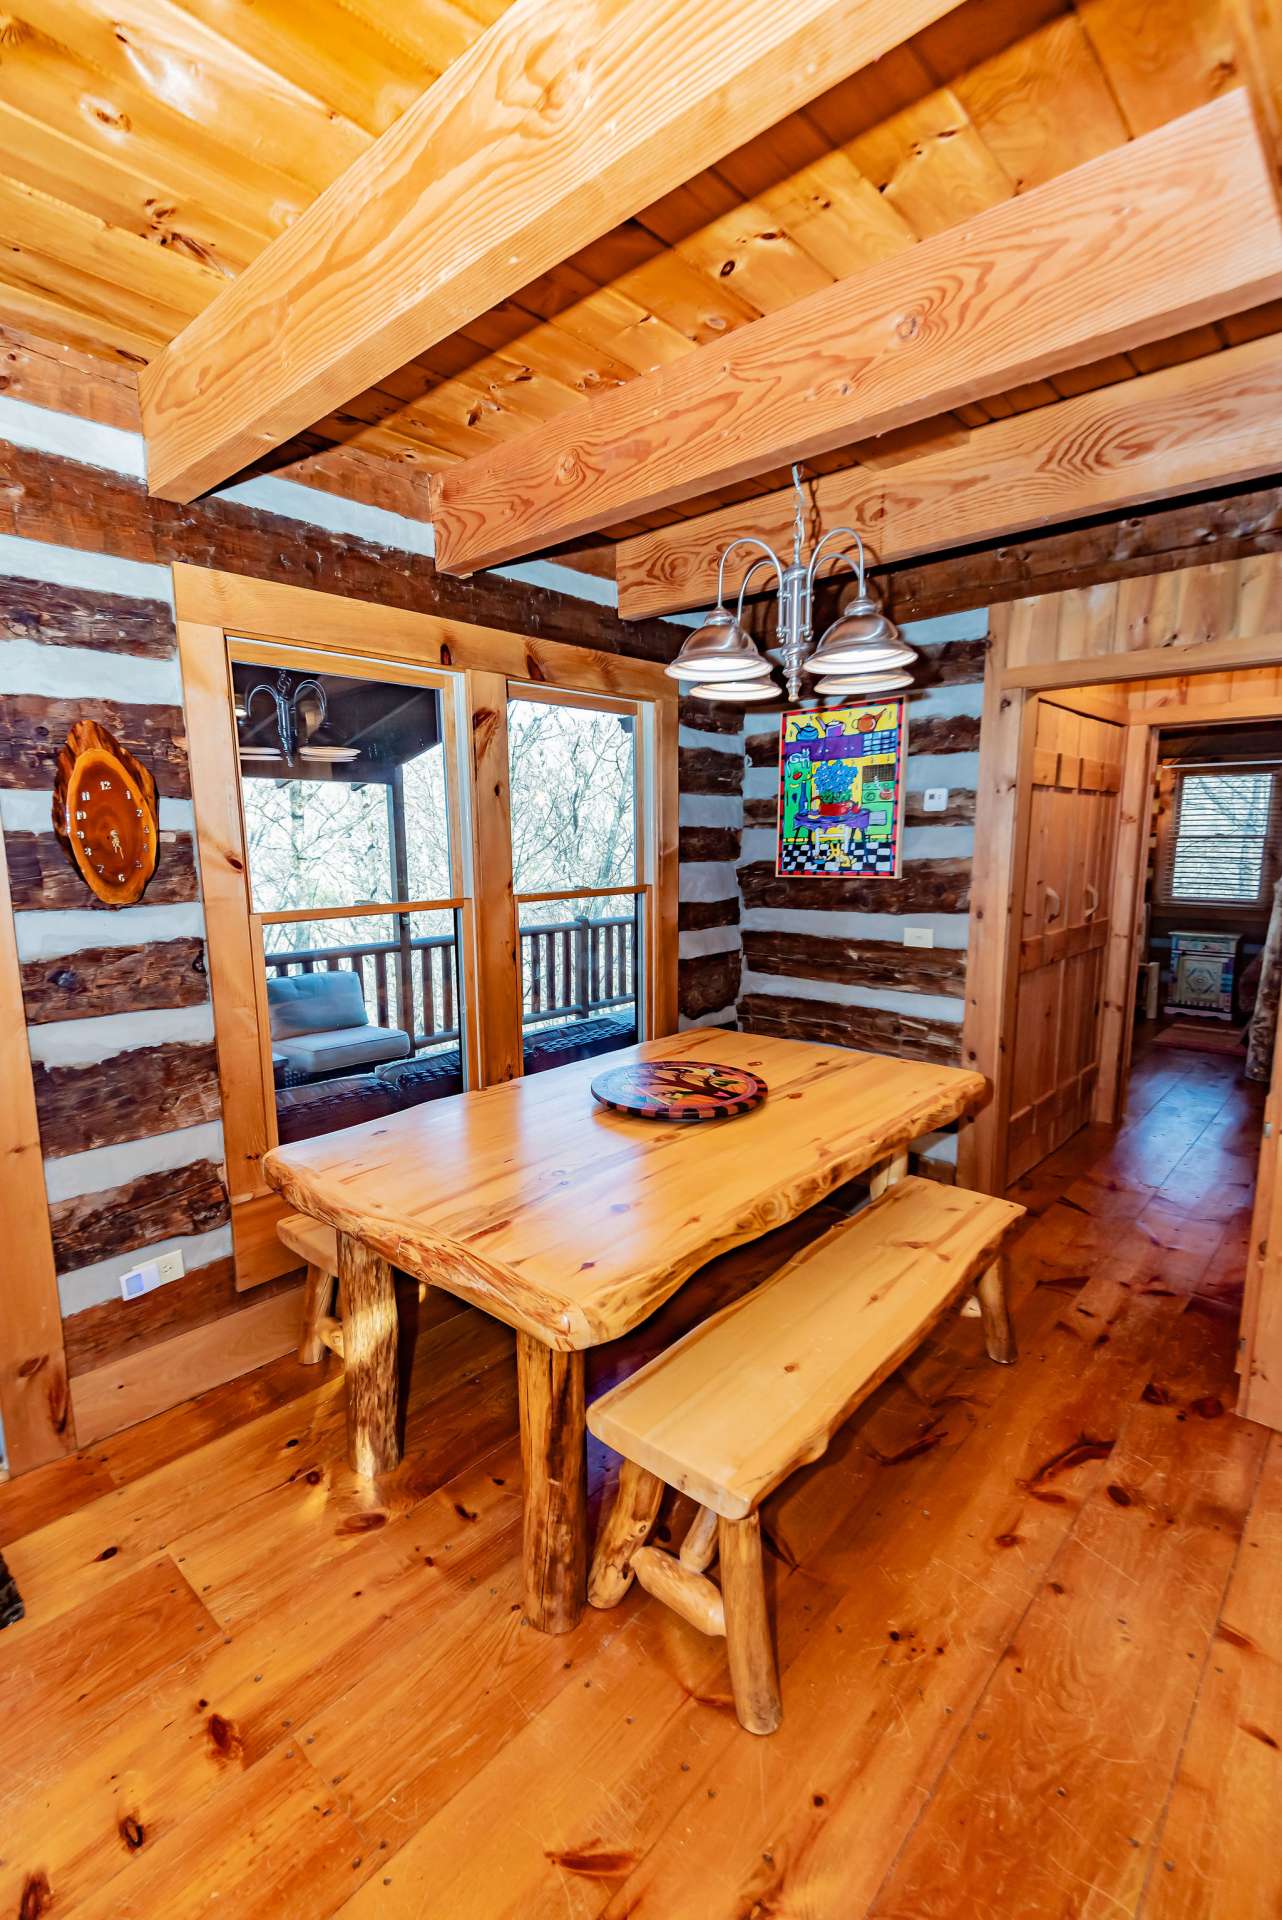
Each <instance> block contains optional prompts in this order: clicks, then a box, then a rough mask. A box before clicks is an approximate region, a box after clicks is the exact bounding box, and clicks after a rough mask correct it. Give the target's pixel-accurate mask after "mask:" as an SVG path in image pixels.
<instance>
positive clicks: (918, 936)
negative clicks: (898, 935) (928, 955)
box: [904, 927, 935, 947]
mask: <svg viewBox="0 0 1282 1920" xmlns="http://www.w3.org/2000/svg"><path fill="white" fill-rule="evenodd" d="M934 944H935V929H934V928H933V927H905V928H904V945H905V946H906V947H933V946H934Z"/></svg>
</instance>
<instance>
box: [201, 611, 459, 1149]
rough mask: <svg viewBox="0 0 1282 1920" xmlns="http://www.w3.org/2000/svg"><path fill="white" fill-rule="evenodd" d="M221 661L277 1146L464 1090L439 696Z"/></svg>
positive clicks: (451, 804)
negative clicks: (226, 673)
mask: <svg viewBox="0 0 1282 1920" xmlns="http://www.w3.org/2000/svg"><path fill="white" fill-rule="evenodd" d="M231 663H232V664H231V672H232V690H233V702H234V712H235V718H236V735H237V758H238V762H239V770H240V794H241V812H242V818H243V822H244V839H245V852H246V859H247V866H248V879H249V890H250V906H251V925H252V929H253V935H254V941H255V946H256V950H257V956H258V966H257V972H258V983H257V985H258V992H259V995H260V1027H261V1028H262V1029H263V1030H264V1033H263V1037H264V1046H265V1051H266V1058H265V1061H264V1086H265V1089H266V1090H267V1093H268V1095H269V1099H270V1104H271V1107H272V1110H273V1112H274V1116H275V1135H276V1138H277V1140H278V1141H291V1140H306V1139H309V1138H311V1137H312V1136H313V1135H316V1134H320V1133H330V1132H333V1131H334V1130H335V1129H337V1128H339V1127H347V1126H353V1125H355V1124H356V1123H357V1122H359V1121H361V1120H372V1119H378V1118H381V1117H382V1116H383V1115H385V1114H388V1113H395V1112H398V1111H400V1110H402V1109H403V1108H405V1107H409V1106H417V1105H420V1104H421V1103H423V1102H424V1101H428V1100H437V1099H441V1098H443V1097H445V1096H447V1095H449V1094H453V1093H459V1092H461V1091H462V1089H463V1088H464V1086H465V1085H467V1084H468V1079H469V1074H468V1065H467V1061H468V1049H467V1047H466V1045H465V1039H464V1035H465V1027H466V1022H465V1016H464V1009H465V1004H466V1002H465V980H464V969H463V967H462V965H461V960H460V954H461V946H462V939H461V930H460V915H461V910H462V908H463V905H464V891H463V887H462V884H461V880H460V875H459V872H458V865H459V863H458V858H457V852H456V845H455V843H456V841H457V839H458V833H457V829H456V828H452V825H451V822H452V820H457V818H458V810H459V809H458V801H459V796H458V793H457V786H458V781H457V773H456V770H455V768H454V766H453V764H452V759H451V755H450V753H449V751H448V748H447V741H446V734H447V713H448V710H449V701H448V688H447V689H445V690H444V691H443V690H442V688H441V687H440V686H438V685H434V684H432V683H431V682H430V681H429V682H424V681H423V680H421V679H419V678H417V677H416V678H415V679H414V680H408V681H407V680H400V679H398V678H392V677H389V676H388V670H387V669H385V668H383V669H378V670H374V669H370V668H367V667H366V666H365V664H364V663H352V662H343V663H339V662H337V661H335V662H332V663H330V662H326V663H324V665H323V666H322V668H321V670H319V671H317V670H315V668H314V666H313V664H312V663H311V662H310V661H307V660H302V661H297V662H296V660H295V657H294V655H293V653H292V652H291V650H290V649H287V648H270V647H263V646H261V645H257V644H250V643H244V644H243V645H240V646H237V645H236V644H233V647H232V653H231Z"/></svg>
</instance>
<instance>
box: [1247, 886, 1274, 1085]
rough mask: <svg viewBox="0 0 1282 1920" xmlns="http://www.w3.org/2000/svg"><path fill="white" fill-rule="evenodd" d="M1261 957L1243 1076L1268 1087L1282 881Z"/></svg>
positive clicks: (1271, 1064) (1248, 1031) (1271, 1052)
mask: <svg viewBox="0 0 1282 1920" xmlns="http://www.w3.org/2000/svg"><path fill="white" fill-rule="evenodd" d="M1260 959H1261V966H1260V990H1259V992H1258V993H1257V994H1256V996H1255V1011H1254V1013H1252V1015H1251V1024H1250V1026H1249V1027H1248V1029H1247V1041H1246V1077H1247V1079H1248V1080H1263V1081H1264V1083H1265V1085H1266V1086H1267V1085H1268V1082H1269V1080H1270V1079H1271V1078H1272V1075H1273V1040H1274V1036H1275V1034H1276V1033H1277V1027H1278V1001H1279V999H1282V880H1279V881H1278V883H1277V885H1276V886H1275V887H1274V889H1273V910H1272V912H1271V913H1270V915H1269V930H1268V933H1267V934H1266V935H1265V938H1264V952H1263V954H1262V955H1261V956H1260Z"/></svg>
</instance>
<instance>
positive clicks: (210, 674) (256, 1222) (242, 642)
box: [173, 565, 678, 1290]
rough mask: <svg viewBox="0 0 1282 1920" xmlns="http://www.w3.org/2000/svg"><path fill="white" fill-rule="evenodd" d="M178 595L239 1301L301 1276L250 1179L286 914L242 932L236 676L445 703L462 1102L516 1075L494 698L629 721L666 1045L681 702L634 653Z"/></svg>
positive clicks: (654, 1021)
mask: <svg viewBox="0 0 1282 1920" xmlns="http://www.w3.org/2000/svg"><path fill="white" fill-rule="evenodd" d="M173 577H174V598H175V611H176V616H177V629H178V653H179V660H180V664H181V669H182V677H183V691H184V702H185V707H186V714H187V727H188V736H189V738H188V757H189V763H190V772H191V791H192V803H193V810H194V813H195V824H196V845H197V851H198V855H199V860H200V872H201V891H202V896H203V901H204V911H205V932H206V943H207V950H208V964H209V981H210V995H211V999H212V1002H213V1012H214V1038H215V1045H216V1048H217V1055H218V1077H219V1085H220V1090H221V1094H222V1106H223V1139H224V1157H225V1177H226V1180H227V1188H228V1196H229V1199H230V1202H231V1213H232V1244H233V1255H234V1262H235V1268H236V1285H237V1288H238V1289H242V1290H243V1289H245V1288H249V1287H253V1286H257V1285H260V1284H261V1283H262V1282H264V1281H266V1280H269V1279H272V1278H274V1277H275V1276H276V1275H277V1274H280V1273H283V1272H286V1271H288V1270H289V1269H290V1268H291V1267H292V1266H293V1265H294V1264H296V1259H295V1256H293V1255H291V1254H289V1253H287V1252H286V1251H285V1250H284V1249H283V1248H282V1247H281V1245H280V1242H279V1241H278V1239H277V1237H276V1222H277V1221H278V1219H279V1218H280V1217H281V1216H282V1215H283V1214H284V1213H285V1212H286V1211H287V1208H286V1206H285V1203H284V1202H283V1201H282V1200H281V1199H280V1197H279V1196H278V1195H277V1194H276V1193H275V1192H273V1191H272V1190H271V1189H270V1188H268V1187H267V1185H266V1183H265V1182H264V1180H263V1178H262V1173H261V1161H262V1158H263V1155H264V1154H265V1153H266V1152H267V1151H268V1150H269V1148H270V1147H271V1146H272V1145H274V1144H275V1135H276V1124H275V1098H274V1091H273V1090H272V1089H271V1070H270V1054H271V1046H270V1033H269V1029H268V1024H267V1012H266V990H265V986H264V984H263V976H262V965H261V962H262V958H263V942H262V926H263V924H264V922H266V921H269V920H273V919H276V918H279V917H281V916H276V915H258V914H255V913H254V911H253V907H252V902H251V899H250V894H249V884H250V883H249V872H248V861H247V859H246V850H245V844H244V830H243V814H242V810H241V793H240V763H239V758H238V756H237V753H236V723H235V718H234V715H233V711H232V709H233V695H232V679H231V662H232V660H233V659H237V660H246V659H256V660H265V659H267V658H269V657H270V658H278V657H279V655H280V654H281V653H282V652H284V651H286V650H287V651H288V653H289V656H290V662H291V663H295V662H296V663H297V664H298V665H299V666H310V667H311V669H312V670H313V671H328V672H335V671H341V672H342V673H344V674H346V675H351V676H353V677H369V678H381V679H386V678H389V677H390V678H393V679H398V680H402V681H405V682H408V683H410V684H418V685H430V686H436V687H437V688H438V689H439V690H440V692H441V696H442V714H443V723H444V738H445V746H446V752H447V754H448V755H449V759H450V765H451V768H452V770H453V776H454V777H453V778H452V779H449V780H447V783H446V794H447V805H448V806H449V808H450V845H451V856H450V857H451V867H452V870H453V873H454V879H453V885H454V886H455V888H456V897H457V899H458V900H459V901H460V902H461V906H460V911H459V927H460V934H461V943H460V944H461V951H460V954H459V973H460V986H461V990H462V994H463V1003H464V1010H465V1033H466V1041H467V1061H468V1084H469V1086H471V1087H484V1086H489V1085H492V1084H494V1083H495V1082H497V1081H500V1080H505V1079H511V1078H515V1077H518V1076H519V1074H520V1072H521V1062H522V1030H521V983H520V977H519V963H518V952H519V948H518V937H517V901H516V897H515V895H514V893H513V889H512V855H511V795H510V790H509V783H508V768H507V700H508V698H509V697H516V698H527V697H529V696H530V693H531V691H532V690H533V691H534V697H536V698H538V697H543V698H547V699H553V700H555V699H556V698H558V696H566V697H568V698H569V699H570V701H571V702H573V701H574V700H575V699H581V700H582V701H583V703H584V704H588V705H599V704H603V705H606V706H607V707H608V709H609V710H611V711H619V710H621V711H625V712H631V713H633V714H635V716H636V720H637V807H638V816H637V817H638V827H639V831H638V837H637V872H636V882H635V888H634V889H627V891H635V892H636V893H638V894H639V895H641V896H642V897H643V942H644V949H645V955H646V970H645V981H646V994H645V1007H644V1015H643V1017H644V1021H645V1028H646V1031H648V1032H649V1033H650V1034H663V1033H670V1032H672V1031H673V1029H674V1028H675V1026H676V1023H677V866H678V857H677V840H678V835H677V724H678V723H677V687H676V683H675V681H673V680H671V679H670V678H668V676H667V675H666V673H665V672H664V669H663V666H662V664H661V663H659V662H657V661H649V660H638V659H634V658H633V657H632V656H630V655H625V654H611V653H604V652H599V651H597V650H596V649H594V648H589V647H575V646H570V645H568V644H566V643H565V642H562V641H552V640H541V639H533V638H531V637H530V636H529V635H526V634H521V633H516V632H509V631H506V630H503V629H500V628H493V627H477V626H471V625H468V624H467V623H465V622H461V621H454V620H444V619H441V618H440V617H438V616H437V615H434V614H426V613H412V612H407V611H405V610H403V609H401V608H396V607H386V606H383V605H381V604H379V603H378V602H374V601H363V600H361V601H356V600H349V599H347V598H346V597H344V596H342V595H338V594H330V593H321V592H319V591H317V590H316V589H314V588H309V587H293V586H282V585H279V584H278V583H276V582H272V581H262V580H254V579H250V578H248V577H247V576H243V575H239V574H227V573H219V572H217V571H214V570H211V569H205V568H200V567H191V566H187V565H175V566H174V568H173ZM456 863H457V864H456ZM395 905H396V903H393V907H395ZM379 910H380V911H382V912H387V911H388V908H387V907H386V906H381V907H380V909H379ZM310 911H311V910H310V909H309V910H307V912H308V913H310ZM313 917H324V915H323V914H322V913H320V912H319V911H318V913H317V914H316V915H315V916H313Z"/></svg>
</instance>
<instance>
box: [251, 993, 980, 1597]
mask: <svg viewBox="0 0 1282 1920" xmlns="http://www.w3.org/2000/svg"><path fill="white" fill-rule="evenodd" d="M634 1060H682V1061H691V1060H706V1061H715V1062H717V1063H719V1064H721V1065H726V1066H736V1067H746V1068H748V1069H749V1070H750V1071H751V1072H753V1073H755V1074H757V1075H759V1076H760V1077H761V1078H762V1079H764V1080H765V1082H766V1084H767V1086H768V1088H769V1093H768V1096H767V1098H766V1100H765V1102H764V1103H763V1104H762V1105H761V1106H759V1107H758V1108H757V1109H756V1110H755V1111H753V1112H751V1113H748V1114H744V1115H742V1116H740V1117H737V1118H734V1119H722V1120H715V1121H703V1122H699V1123H697V1124H693V1125H691V1124H679V1123H672V1122H661V1121H655V1120H650V1119H640V1118H633V1117H630V1116H627V1115H623V1114H619V1113H615V1112H611V1111H609V1110H607V1109H606V1108H604V1107H602V1106H600V1105H599V1104H598V1103H597V1102H596V1101H595V1100H594V1099H593V1097H592V1094H591V1091H590V1083H591V1081H592V1080H593V1078H594V1077H595V1076H596V1075H597V1074H598V1073H599V1072H600V1071H601V1070H602V1068H603V1066H606V1065H610V1066H614V1065H622V1064H625V1063H627V1062H630V1061H634ZM987 1093H988V1086H987V1082H986V1081H985V1080H984V1078H983V1076H982V1075H980V1074H978V1073H974V1072H971V1071H969V1070H967V1069H963V1068H958V1067H948V1066H939V1065H935V1064H932V1063H930V1062H925V1061H918V1060H900V1059H891V1058H887V1057H885V1056H884V1055H881V1054H871V1053H857V1052H852V1051H849V1050H847V1049H845V1048H841V1047H830V1046H818V1045H812V1044H810V1043H807V1042H804V1041H798V1040H784V1039H774V1038H767V1037H763V1036H760V1035H755V1034H746V1033H733V1032H727V1031H724V1030H722V1029H719V1028H708V1027H702V1028H691V1029H689V1030H688V1031H686V1032H684V1033H679V1034H670V1035H668V1036H666V1037H664V1038H661V1039H656V1040H648V1041H645V1042H643V1043H642V1044H641V1045H639V1046H635V1047H630V1048H627V1049H625V1050H623V1051H621V1052H618V1053H614V1054H611V1055H610V1056H609V1060H608V1061H602V1060H589V1061H584V1062H581V1063H579V1064H577V1065H574V1066H568V1067H562V1068H559V1069H558V1070H557V1071H556V1072H551V1073H544V1074H538V1075H531V1076H529V1077H528V1078H525V1079H520V1080H513V1081H508V1082H505V1083H503V1084H502V1085H498V1086H493V1087H487V1088H485V1089H483V1090H481V1091H478V1092H474V1093H464V1094H461V1095H458V1096H456V1097H455V1098H453V1099H449V1100H443V1101H437V1102H433V1103H429V1104H425V1105H423V1106H418V1107H414V1108H411V1109H410V1110H409V1111H408V1112H403V1113H396V1114H392V1115H390V1116H388V1117H387V1118H385V1119H380V1120H370V1121H366V1122H365V1123H364V1124H362V1125H360V1126H356V1127H349V1128H345V1129H344V1130H343V1131H341V1132H338V1133H332V1134H326V1135H323V1136H322V1137H320V1138H319V1139H312V1140H306V1141H301V1142H298V1143H296V1144H294V1145H291V1146H287V1147H277V1148H275V1149H274V1150H273V1151H272V1152H270V1153H269V1154H268V1155H267V1156H266V1158H265V1160H264V1162H263V1168H264V1172H265V1174H266V1177H267V1179H268V1181H269V1182H270V1183H271V1185H272V1186H273V1187H275V1188H277V1189H278V1190H279V1191H280V1192H281V1193H283V1194H284V1195H285V1196H286V1197H287V1199H288V1200H289V1201H290V1202H291V1203H292V1204H293V1205H294V1206H295V1207H297V1208H298V1209H299V1211H300V1212H302V1213H305V1214H309V1215H311V1216H312V1217H314V1218H315V1219H318V1220H323V1221H326V1222H328V1223H329V1224H330V1225H331V1226H333V1227H334V1228H335V1229H336V1231H337V1235H338V1262H339V1278H340V1283H341V1286H342V1290H343V1296H344V1308H343V1311H344V1341H345V1345H344V1369H345V1377H346V1391H347V1406H348V1427H349V1455H350V1457H352V1458H353V1463H354V1464H356V1465H358V1467H360V1468H361V1470H363V1471H367V1472H380V1471H385V1470H386V1469H388V1468H390V1467H392V1466H394V1465H395V1464H396V1461H397V1459H398V1457H399V1453H398V1442H397V1438H396V1412H397V1409H396V1397H395V1396H396V1385H395V1382H396V1338H397V1324H396V1293H395V1286H394V1281H393V1274H392V1268H393V1267H398V1268H400V1269H401V1270H402V1271H403V1272H405V1273H407V1274H409V1275H411V1276H412V1277H413V1278H415V1279H418V1280H419V1281H426V1282H427V1283H429V1284H430V1285H432V1286H437V1287H441V1288H444V1289H445V1290H446V1291H447V1292H449V1293H452V1294H455V1295H457V1296H458V1297H459V1298H460V1299H463V1300H467V1301H469V1302H471V1303H472V1305H474V1306H476V1307H479V1308H480V1309H481V1310H482V1311H483V1312H485V1313H488V1314H492V1315H493V1316H494V1317H495V1319H498V1320H502V1321H505V1322H506V1323H507V1325H508V1326H510V1327H513V1328H514V1329H515V1331H516V1348H517V1369H518V1383H519V1404H520V1421H521V1454H522V1463H523V1467H524V1480H525V1490H524V1502H525V1505H524V1583H525V1610H526V1614H527V1617H528V1618H529V1619H530V1621H531V1622H532V1623H533V1625H535V1626H536V1627H539V1628H542V1629H543V1630H544V1631H547V1632H564V1631H566V1630H568V1629H569V1628H571V1627H573V1626H574V1624H575V1622H576V1621H577V1620H578V1618H579V1615H580V1613H581V1611H582V1608H583V1604H584V1598H585V1591H586V1571H587V1553H588V1540H587V1473H586V1453H585V1429H584V1355H585V1352H586V1350H587V1349H588V1348H589V1347H595V1346H599V1345H601V1344H602V1343H604V1342H606V1341H610V1340H616V1339H618V1338H619V1337H620V1336H621V1335H623V1334H625V1333H627V1332H629V1330H630V1329H631V1328H633V1327H635V1326H637V1325H638V1323H639V1322H641V1321H642V1320H644V1319H646V1318H647V1317H648V1316H649V1315H650V1314H651V1313H653V1312H654V1311H655V1309H656V1308H657V1307H659V1306H660V1305H661V1304H662V1302H663V1301H664V1300H666V1299H667V1298H668V1297H669V1296H670V1295H671V1294H672V1293H674V1292H675V1291H676V1289H677V1288H678V1287H680V1286H681V1284H682V1282H683V1281H685V1280H687V1279H688V1278H689V1277H690V1275H691V1274H693V1273H695V1272H696V1271H697V1270H698V1269H699V1268H700V1267H702V1266H704V1265H706V1263H707V1262H708V1261H709V1260H711V1259H713V1258H714V1257H715V1256H716V1255H717V1254H720V1253H723V1252H725V1251H726V1250H727V1249H728V1248H730V1247H734V1246H738V1245H740V1244H742V1243H743V1242H744V1241H748V1240H753V1239H755V1238H757V1237H758V1236H759V1235H761V1234H764V1233H767V1232H769V1231H770V1230H771V1229H772V1228H774V1227H778V1226H781V1225H782V1224H783V1223H784V1222H785V1221H788V1220H791V1219H793V1218H794V1217H795V1216H796V1215H797V1214H799V1213H802V1212H804V1211H805V1210H806V1209H807V1208H808V1207H812V1206H814V1205H816V1204H817V1203H818V1202H819V1201H821V1200H822V1199H823V1198H824V1196H825V1195H826V1194H828V1193H830V1192H831V1191H832V1190H833V1189H834V1188H835V1187H838V1186H840V1185H842V1184H843V1183H844V1182H845V1181H848V1180H851V1179H853V1178H854V1177H855V1176H856V1175H858V1174H862V1173H866V1172H868V1171H869V1170H870V1169H877V1168H879V1167H882V1166H884V1165H885V1164H886V1163H887V1162H889V1161H892V1160H894V1159H895V1158H896V1157H897V1156H900V1155H902V1154H903V1153H904V1152H905V1150H906V1149H907V1147H908V1145H909V1143H910V1142H911V1141H913V1140H916V1139H917V1138H918V1137H919V1136H920V1135H922V1134H924V1133H928V1132H930V1131H931V1130H932V1129H933V1128H936V1127H941V1126H946V1125H947V1124H948V1123H949V1122H951V1121H954V1120H957V1119H959V1118H961V1117H962V1116H963V1115H965V1114H968V1113H970V1112H973V1111H974V1110H975V1109H976V1108H977V1107H978V1106H980V1105H982V1104H983V1102H984V1100H985V1098H986V1097H987ZM353 1433H355V1435H356V1441H355V1451H354V1452H353V1451H352V1442H351V1436H352V1435H353Z"/></svg>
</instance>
